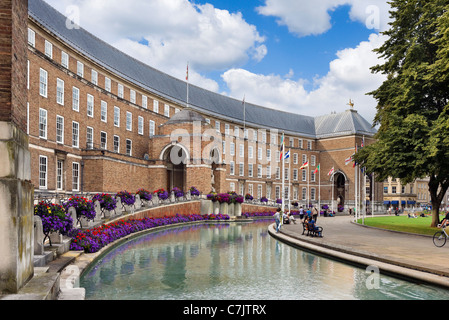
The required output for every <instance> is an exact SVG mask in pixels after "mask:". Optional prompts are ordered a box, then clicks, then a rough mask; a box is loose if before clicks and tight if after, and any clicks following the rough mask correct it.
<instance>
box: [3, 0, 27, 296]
mask: <svg viewBox="0 0 449 320" xmlns="http://www.w3.org/2000/svg"><path fill="white" fill-rule="evenodd" d="M27 24H28V1H26V0H4V1H1V2H0V164H1V165H0V257H1V259H0V292H4V293H17V292H18V291H19V290H20V289H21V288H22V287H23V286H24V285H25V284H26V282H27V281H28V280H29V279H31V278H32V277H33V273H34V267H33V258H34V242H33V228H34V217H33V185H32V184H31V164H30V152H29V150H28V136H27V133H26V132H27V100H28V97H27V93H28V91H27V54H28V40H27V37H28V27H27Z"/></svg>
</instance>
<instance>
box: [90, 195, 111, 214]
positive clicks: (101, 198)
mask: <svg viewBox="0 0 449 320" xmlns="http://www.w3.org/2000/svg"><path fill="white" fill-rule="evenodd" d="M92 201H93V202H95V201H98V202H99V203H100V207H101V208H102V209H105V210H108V211H112V210H114V209H115V208H117V200H115V198H114V197H112V196H111V195H110V194H108V193H97V194H96V195H94V196H93V197H92Z"/></svg>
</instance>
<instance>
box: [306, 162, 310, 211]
mask: <svg viewBox="0 0 449 320" xmlns="http://www.w3.org/2000/svg"><path fill="white" fill-rule="evenodd" d="M308 162H309V160H307V167H306V172H307V192H306V194H307V196H306V197H307V209H309V201H310V200H309V199H310V198H309V196H310V194H309V191H310V189H309V180H310V173H309V166H308V164H309V163H308Z"/></svg>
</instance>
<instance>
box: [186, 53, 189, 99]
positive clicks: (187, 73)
mask: <svg viewBox="0 0 449 320" xmlns="http://www.w3.org/2000/svg"><path fill="white" fill-rule="evenodd" d="M186 82H187V108H188V107H189V63H188V62H187V72H186Z"/></svg>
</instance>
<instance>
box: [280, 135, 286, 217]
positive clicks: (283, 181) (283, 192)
mask: <svg viewBox="0 0 449 320" xmlns="http://www.w3.org/2000/svg"><path fill="white" fill-rule="evenodd" d="M281 148H282V149H281V150H282V151H281V159H282V190H281V199H282V200H281V202H282V213H284V208H285V189H284V187H285V169H284V168H285V164H284V154H283V152H284V132H282V146H281ZM281 222H282V217H281Z"/></svg>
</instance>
